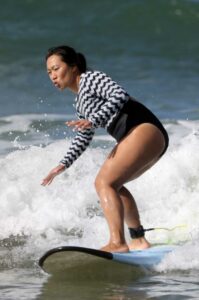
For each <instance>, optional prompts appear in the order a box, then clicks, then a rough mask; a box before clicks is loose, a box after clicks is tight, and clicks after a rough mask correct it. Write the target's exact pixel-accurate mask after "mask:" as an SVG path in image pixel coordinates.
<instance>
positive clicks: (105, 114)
mask: <svg viewBox="0 0 199 300" xmlns="http://www.w3.org/2000/svg"><path fill="white" fill-rule="evenodd" d="M128 100H129V95H128V94H127V92H126V91H125V90H124V89H123V88H122V87H121V86H119V85H118V84H117V83H116V82H115V81H113V80H112V79H111V78H110V77H108V76H107V75H106V74H105V73H102V72H100V71H87V72H85V73H82V74H81V76H80V82H79V91H78V94H77V97H76V99H75V103H76V105H75V107H76V111H77V116H78V118H79V119H87V120H89V121H90V122H91V123H92V128H89V129H84V130H81V131H78V132H77V134H76V136H75V137H74V139H73V140H72V142H71V145H70V147H69V149H68V151H67V153H66V155H65V156H64V158H63V159H62V160H61V161H60V163H61V164H63V165H64V166H65V167H66V168H69V167H70V166H71V165H72V163H73V162H74V161H75V160H76V159H77V158H78V157H79V156H80V155H81V154H82V152H83V151H84V150H85V149H86V148H87V147H88V145H89V144H90V142H91V140H92V138H93V135H94V133H95V128H97V127H104V128H108V127H109V126H110V124H111V123H112V121H113V120H114V119H115V117H116V116H117V115H118V113H119V112H120V110H121V109H122V107H123V105H124V104H125V103H126V102H127V101H128Z"/></svg>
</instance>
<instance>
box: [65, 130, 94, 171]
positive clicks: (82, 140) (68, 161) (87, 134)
mask: <svg viewBox="0 0 199 300" xmlns="http://www.w3.org/2000/svg"><path fill="white" fill-rule="evenodd" d="M94 133H95V130H94V129H93V128H91V129H85V130H82V131H78V132H77V134H76V136H75V137H74V139H73V140H72V142H71V145H70V147H69V149H68V151H67V153H66V155H65V156H64V158H63V159H62V160H61V161H60V163H61V164H63V165H64V166H65V167H66V168H69V167H70V166H71V165H72V163H73V162H74V161H75V160H76V159H77V158H78V157H79V156H80V155H81V154H82V153H83V152H84V151H85V150H86V148H87V147H88V145H89V144H90V142H91V140H92V138H93V135H94Z"/></svg>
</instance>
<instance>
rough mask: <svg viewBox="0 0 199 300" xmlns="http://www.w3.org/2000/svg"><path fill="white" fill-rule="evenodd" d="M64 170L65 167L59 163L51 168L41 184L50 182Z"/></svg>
mask: <svg viewBox="0 0 199 300" xmlns="http://www.w3.org/2000/svg"><path fill="white" fill-rule="evenodd" d="M64 170H65V167H64V166H63V165H59V166H57V167H56V168H54V169H52V170H51V171H50V173H49V174H48V175H47V176H46V177H45V178H44V179H43V181H42V183H41V185H43V186H46V185H49V184H51V182H52V181H53V179H54V178H55V177H56V176H57V175H59V174H60V173H62V172H63V171H64Z"/></svg>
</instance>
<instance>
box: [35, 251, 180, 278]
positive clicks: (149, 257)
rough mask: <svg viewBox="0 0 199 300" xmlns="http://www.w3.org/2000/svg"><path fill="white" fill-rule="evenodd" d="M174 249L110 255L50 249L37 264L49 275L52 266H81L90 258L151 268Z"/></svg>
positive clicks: (96, 252) (97, 252)
mask: <svg viewBox="0 0 199 300" xmlns="http://www.w3.org/2000/svg"><path fill="white" fill-rule="evenodd" d="M176 247H177V246H154V247H151V248H148V249H145V250H134V251H129V252H127V253H111V252H105V251H102V250H97V249H92V248H86V247H78V246H62V247H56V248H53V249H50V250H49V251H47V252H46V253H44V255H43V256H42V257H41V258H40V259H39V262H38V264H39V266H40V267H41V268H42V269H43V270H44V271H45V272H47V273H51V270H52V265H54V266H56V265H61V266H62V267H63V266H66V267H67V266H68V267H69V266H74V265H80V264H81V265H83V264H85V263H86V262H87V259H88V258H89V257H91V256H92V257H95V258H97V257H98V258H101V259H104V260H109V261H114V262H119V263H123V264H128V265H133V266H140V267H145V268H152V267H154V266H155V265H157V264H159V263H160V262H161V261H162V260H163V259H164V257H165V256H166V255H167V254H169V253H171V252H172V251H173V250H175V249H176Z"/></svg>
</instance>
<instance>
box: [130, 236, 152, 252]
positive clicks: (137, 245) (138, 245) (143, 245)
mask: <svg viewBox="0 0 199 300" xmlns="http://www.w3.org/2000/svg"><path fill="white" fill-rule="evenodd" d="M150 247H151V244H150V243H149V242H148V241H147V240H146V239H145V238H144V237H141V238H137V239H133V240H132V241H131V243H130V244H129V249H130V250H144V249H147V248H150Z"/></svg>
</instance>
